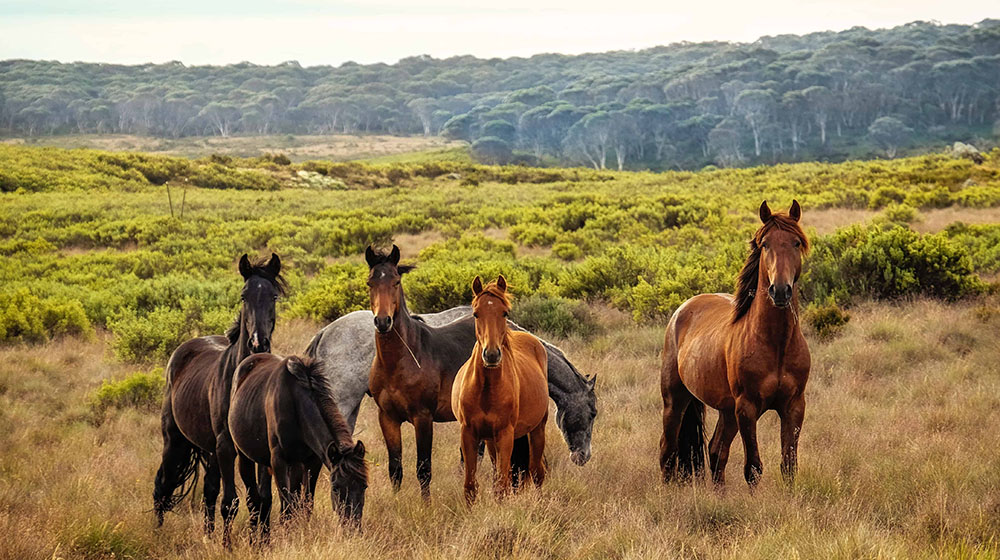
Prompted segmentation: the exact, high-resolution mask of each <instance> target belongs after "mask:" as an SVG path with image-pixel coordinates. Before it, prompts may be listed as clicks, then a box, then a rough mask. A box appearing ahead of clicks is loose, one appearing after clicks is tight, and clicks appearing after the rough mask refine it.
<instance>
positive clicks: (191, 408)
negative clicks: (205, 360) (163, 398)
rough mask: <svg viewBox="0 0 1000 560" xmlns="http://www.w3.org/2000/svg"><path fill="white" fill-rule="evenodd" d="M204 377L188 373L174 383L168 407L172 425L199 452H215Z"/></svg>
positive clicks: (193, 372) (206, 377)
mask: <svg viewBox="0 0 1000 560" xmlns="http://www.w3.org/2000/svg"><path fill="white" fill-rule="evenodd" d="M208 377H209V376H208V375H205V374H203V372H202V371H192V372H189V374H188V375H186V376H184V377H183V378H181V379H180V380H178V381H177V382H176V383H175V384H174V387H173V389H172V394H171V400H170V404H171V407H172V412H173V415H174V422H175V423H176V424H177V427H178V429H180V431H181V433H182V434H184V437H185V438H187V439H188V441H190V442H191V443H193V444H195V445H196V446H198V447H200V448H201V449H202V450H203V451H208V452H210V453H214V452H215V430H213V429H212V414H211V403H210V402H209V399H208V393H209V392H208Z"/></svg>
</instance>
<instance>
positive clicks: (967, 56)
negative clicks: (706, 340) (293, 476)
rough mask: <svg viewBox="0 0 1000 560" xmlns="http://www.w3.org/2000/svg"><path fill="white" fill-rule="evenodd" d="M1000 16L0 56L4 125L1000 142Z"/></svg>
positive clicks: (538, 139) (567, 156) (815, 155)
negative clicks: (391, 44)
mask: <svg viewBox="0 0 1000 560" xmlns="http://www.w3.org/2000/svg"><path fill="white" fill-rule="evenodd" d="M998 120H1000V20H995V19H988V20H983V21H981V22H979V23H977V24H974V25H941V24H937V23H928V22H914V23H910V24H906V25H902V26H899V27H895V28H892V29H884V30H874V31H873V30H869V29H865V28H861V27H858V28H853V29H850V30H847V31H842V32H836V33H835V32H822V33H811V34H808V35H802V36H797V35H780V36H775V37H762V38H761V39H759V40H757V41H755V42H753V43H750V44H744V43H725V42H711V43H677V44H672V45H668V46H661V47H655V48H651V49H645V50H642V51H615V52H607V53H596V54H584V55H577V56H566V55H557V54H540V55H537V56H532V57H530V58H509V59H496V58H494V59H480V58H476V57H472V56H460V57H452V58H448V59H434V58H431V57H427V56H417V57H410V58H405V59H403V60H400V61H399V62H397V63H396V64H368V65H360V64H356V63H345V64H342V65H341V66H339V67H336V68H334V67H331V66H316V67H308V68H303V67H301V66H300V65H299V64H298V63H296V62H287V63H284V64H281V65H278V66H257V65H254V64H250V63H241V64H234V65H228V66H185V65H184V64H182V63H180V62H171V63H168V64H144V65H137V66H125V65H114V64H91V63H71V64H61V63H58V62H48V61H30V60H7V61H2V62H0V134H4V135H8V136H21V135H29V136H34V135H51V134H64V133H99V134H101V133H116V134H140V135H151V136H157V137H167V138H177V137H183V136H200V135H218V136H230V135H266V134H289V133H290V134H331V133H359V132H360V133H379V134H392V135H420V134H422V135H426V136H433V135H438V134H441V135H444V136H445V137H447V138H450V139H459V140H465V141H468V142H469V143H471V147H472V153H473V154H474V155H475V156H476V157H478V158H479V159H481V160H483V161H488V162H508V161H530V162H533V163H543V164H544V163H547V162H548V163H560V164H581V165H589V166H593V167H597V168H602V167H616V168H652V169H669V168H678V169H689V168H699V167H702V166H705V165H707V164H715V165H720V166H744V165H754V164H759V163H771V162H781V161H799V160H814V159H816V160H843V159H848V158H854V157H865V156H872V155H876V154H883V155H887V156H889V157H892V156H894V155H895V154H896V153H900V152H903V153H906V152H912V151H921V150H925V149H928V148H930V147H935V146H939V145H942V144H944V143H949V142H951V141H955V140H962V141H966V142H969V141H971V142H977V143H980V144H990V143H995V140H996V138H997V135H998V134H1000V126H998Z"/></svg>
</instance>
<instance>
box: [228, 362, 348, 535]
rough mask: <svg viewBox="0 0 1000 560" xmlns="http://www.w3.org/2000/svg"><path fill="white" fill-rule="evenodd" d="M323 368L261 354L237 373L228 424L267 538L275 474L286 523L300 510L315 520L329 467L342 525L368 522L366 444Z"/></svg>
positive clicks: (253, 518) (253, 510)
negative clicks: (354, 432)
mask: <svg viewBox="0 0 1000 560" xmlns="http://www.w3.org/2000/svg"><path fill="white" fill-rule="evenodd" d="M319 364H320V362H318V361H313V360H311V359H309V358H304V359H303V358H299V357H297V356H292V357H289V358H284V359H282V358H279V357H278V356H274V355H273V354H254V355H253V356H250V357H249V358H247V359H245V360H243V362H241V363H240V365H239V368H238V369H237V370H236V376H235V379H234V381H233V386H234V388H233V396H232V402H231V403H230V407H229V422H228V424H229V429H230V431H231V432H232V438H233V442H234V443H235V445H236V448H237V450H238V451H239V463H240V475H241V477H242V478H243V482H244V484H245V485H246V487H247V505H248V509H249V510H250V523H251V526H252V527H253V528H254V529H258V528H259V529H260V530H261V532H262V534H263V535H264V536H265V538H266V535H267V534H268V532H269V529H270V519H271V475H272V473H273V475H274V477H275V478H276V479H277V483H278V496H279V497H280V498H281V519H282V520H285V519H287V518H288V517H289V516H290V515H291V514H292V513H293V512H294V511H295V510H296V509H297V508H299V507H302V508H303V509H304V510H305V511H306V513H307V514H308V512H309V511H310V510H311V508H312V493H313V490H314V489H315V483H316V478H317V476H318V475H319V471H320V468H321V465H326V466H327V468H329V469H330V500H331V502H332V503H333V507H334V509H335V510H337V511H338V512H339V513H340V515H341V520H342V521H343V522H344V523H346V524H350V525H354V526H357V525H360V523H361V514H362V510H363V509H364V506H365V489H366V488H368V467H367V464H366V463H365V446H364V444H363V443H361V441H358V442H357V443H355V442H354V441H353V438H352V437H351V428H350V426H348V424H347V422H345V421H344V417H343V416H341V414H340V409H339V408H337V403H336V402H335V401H334V399H333V396H332V391H331V389H330V386H329V384H328V382H327V380H326V377H325V376H324V375H323V373H322V371H321V367H320V365H319ZM254 533H256V531H255V532H254Z"/></svg>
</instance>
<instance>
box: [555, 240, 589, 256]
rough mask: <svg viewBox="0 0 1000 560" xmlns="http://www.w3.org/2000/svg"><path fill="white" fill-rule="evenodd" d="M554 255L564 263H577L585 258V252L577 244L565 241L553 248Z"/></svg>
mask: <svg viewBox="0 0 1000 560" xmlns="http://www.w3.org/2000/svg"><path fill="white" fill-rule="evenodd" d="M552 254H553V255H555V256H557V257H559V258H560V259H562V260H564V261H575V260H576V259H578V258H580V257H582V256H583V250H582V249H580V246H579V245H577V244H575V243H567V242H565V241H563V242H560V243H556V244H555V245H553V246H552Z"/></svg>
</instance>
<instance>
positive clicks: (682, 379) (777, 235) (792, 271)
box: [660, 201, 810, 488]
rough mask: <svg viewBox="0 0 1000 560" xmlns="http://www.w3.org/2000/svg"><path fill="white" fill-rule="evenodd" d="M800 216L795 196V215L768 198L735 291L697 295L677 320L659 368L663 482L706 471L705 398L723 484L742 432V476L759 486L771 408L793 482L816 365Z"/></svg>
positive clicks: (712, 461) (717, 476) (712, 453)
mask: <svg viewBox="0 0 1000 560" xmlns="http://www.w3.org/2000/svg"><path fill="white" fill-rule="evenodd" d="M801 215H802V210H801V209H800V208H799V203H798V202H797V201H794V202H792V207H791V209H789V211H788V213H787V214H785V213H774V214H772V213H771V210H770V208H768V206H767V202H766V201H765V202H764V203H763V204H761V205H760V220H761V222H763V225H762V226H761V227H760V229H758V230H757V233H755V234H754V236H753V239H752V240H751V241H750V255H749V257H747V260H746V264H744V265H743V270H742V271H741V272H740V275H739V280H738V283H737V288H736V294H735V295H729V294H701V295H698V296H695V297H693V298H691V299H689V300H687V301H686V302H684V304H683V305H681V306H680V307H679V308H678V309H677V311H676V312H674V315H673V317H671V319H670V324H669V326H667V333H666V339H665V341H664V344H663V366H662V369H661V371H660V391H661V394H662V396H663V437H662V438H661V439H660V469H661V471H662V473H663V480H664V482H666V481H669V480H671V478H673V476H674V474H675V470H679V471H680V474H681V475H682V476H692V475H701V474H702V473H703V472H704V461H705V458H704V428H703V425H704V424H703V423H704V411H705V405H706V404H707V405H708V406H711V407H712V408H715V409H716V410H718V411H719V421H718V423H717V424H716V426H715V434H714V435H713V436H712V439H711V441H710V442H709V466H710V468H711V470H712V479H713V480H714V481H715V483H716V484H717V485H722V484H724V483H725V478H726V474H725V471H726V462H727V461H728V459H729V447H730V445H731V444H732V442H733V438H734V437H735V436H736V432H737V431H739V433H740V436H741V437H742V439H743V448H744V450H745V451H746V465H745V466H744V468H743V476H744V478H746V481H747V484H749V485H750V487H751V488H753V487H754V486H756V484H757V482H758V480H759V479H760V476H761V473H762V472H763V467H762V466H761V461H760V453H759V451H758V449H757V420H758V419H759V418H760V416H761V415H762V414H763V413H764V412H766V411H768V410H775V411H777V413H778V416H779V417H780V418H781V473H782V475H783V478H784V479H785V481H786V482H787V483H789V484H791V483H792V482H793V480H794V478H795V468H796V462H797V457H796V455H797V450H798V441H799V431H800V430H801V428H802V418H803V416H804V414H805V407H806V401H805V388H806V381H807V380H808V378H809V366H810V358H809V348H808V346H807V345H806V341H805V338H803V336H802V331H801V330H800V329H799V316H798V305H799V304H798V283H797V282H798V279H799V273H800V272H801V270H802V255H804V254H805V253H806V252H807V251H808V249H809V240H808V239H807V238H806V236H805V233H803V231H802V228H801V227H800V226H799V218H800V217H801ZM765 296H766V297H765Z"/></svg>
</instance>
